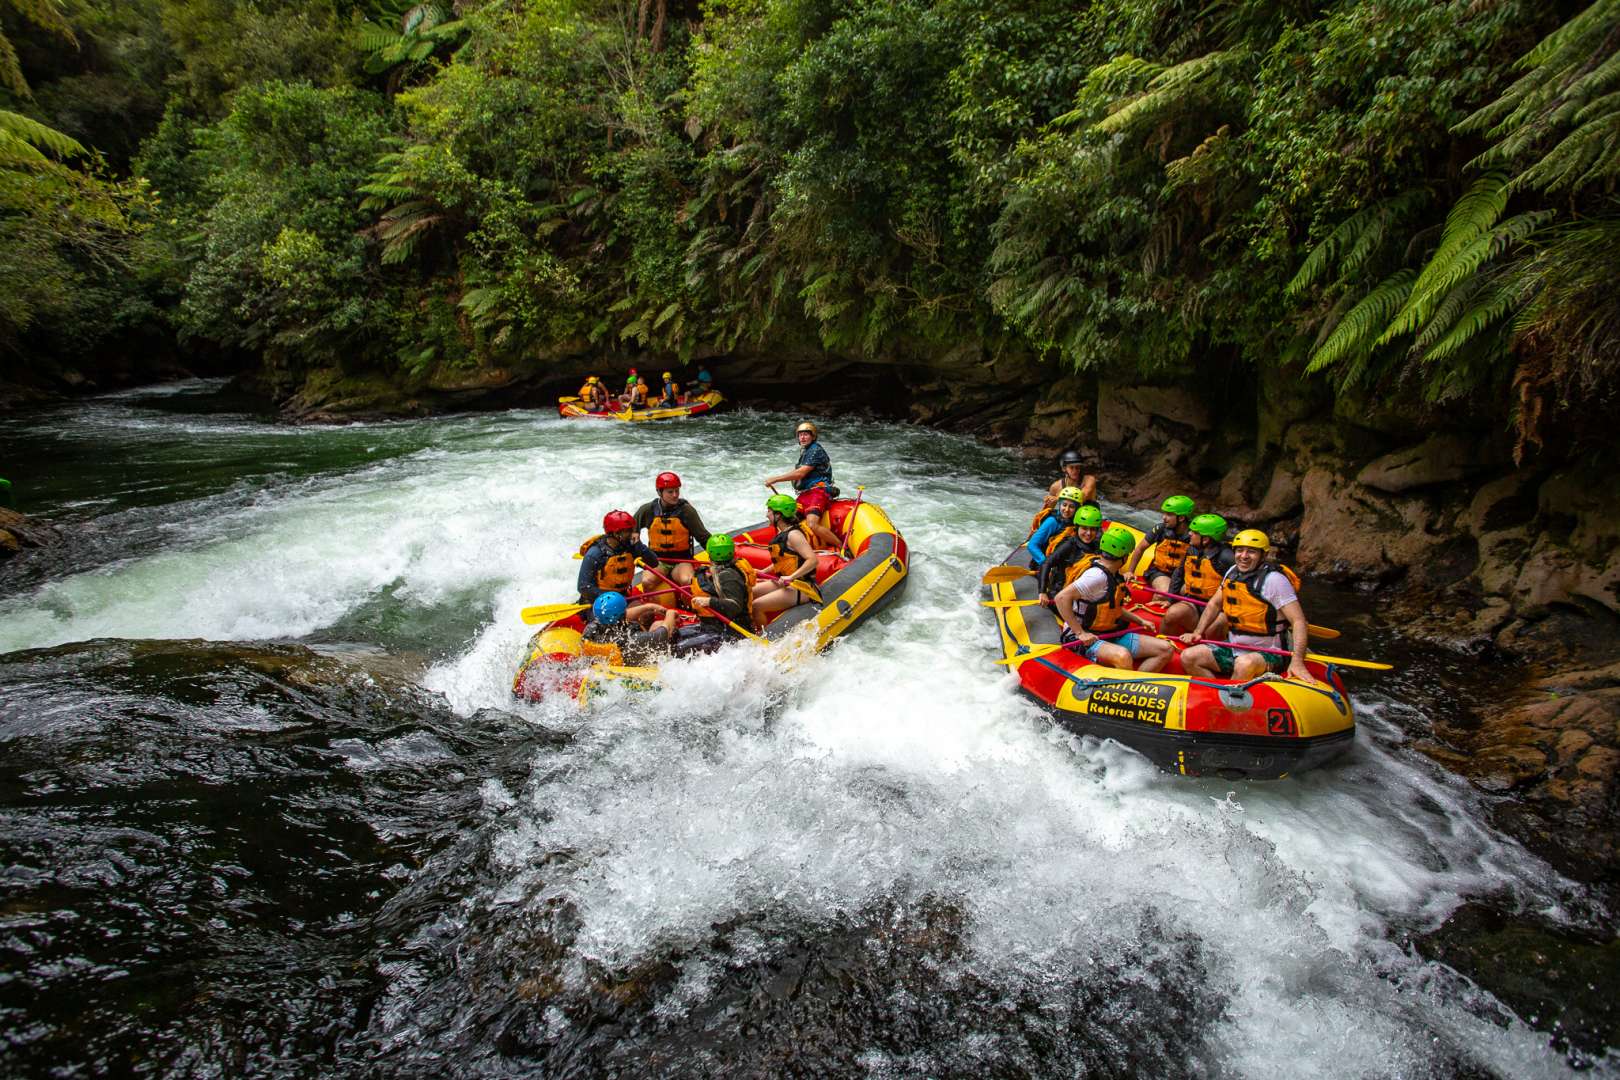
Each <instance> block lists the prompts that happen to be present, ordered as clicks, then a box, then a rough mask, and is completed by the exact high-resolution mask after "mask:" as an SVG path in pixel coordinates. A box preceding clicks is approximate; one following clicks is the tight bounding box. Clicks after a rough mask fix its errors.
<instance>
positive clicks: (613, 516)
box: [602, 510, 636, 533]
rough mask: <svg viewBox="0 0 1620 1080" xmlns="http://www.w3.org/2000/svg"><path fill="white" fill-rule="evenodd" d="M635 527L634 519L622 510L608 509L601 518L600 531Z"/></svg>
mask: <svg viewBox="0 0 1620 1080" xmlns="http://www.w3.org/2000/svg"><path fill="white" fill-rule="evenodd" d="M635 527H636V519H635V518H633V517H631V516H630V515H629V514H627V513H625V512H624V511H623V510H609V511H608V512H607V514H606V515H604V516H603V518H602V531H603V532H605V533H616V532H624V531H625V530H626V529H633V528H635Z"/></svg>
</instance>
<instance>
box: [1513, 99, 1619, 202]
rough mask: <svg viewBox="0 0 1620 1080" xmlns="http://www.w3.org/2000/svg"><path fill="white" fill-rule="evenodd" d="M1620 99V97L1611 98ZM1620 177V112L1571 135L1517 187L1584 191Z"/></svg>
mask: <svg viewBox="0 0 1620 1080" xmlns="http://www.w3.org/2000/svg"><path fill="white" fill-rule="evenodd" d="M1611 97H1614V98H1616V99H1620V94H1615V95H1611ZM1617 176H1620V108H1615V109H1614V111H1612V112H1610V113H1609V114H1608V115H1606V116H1602V115H1600V116H1598V117H1597V118H1596V119H1594V120H1591V121H1589V122H1587V123H1585V124H1583V125H1582V126H1581V127H1579V128H1576V129H1575V130H1574V131H1572V132H1570V133H1569V135H1567V136H1566V137H1565V138H1564V140H1563V141H1562V142H1560V143H1559V144H1558V145H1557V146H1555V147H1553V148H1552V149H1551V150H1549V151H1548V152H1547V156H1546V157H1544V158H1542V159H1541V160H1540V161H1538V162H1536V163H1535V164H1534V165H1532V166H1531V167H1530V168H1528V169H1526V170H1525V171H1524V172H1522V173H1520V174H1519V175H1518V176H1517V177H1515V178H1514V180H1513V186H1514V187H1515V188H1518V187H1527V188H1535V189H1537V190H1540V191H1548V192H1551V191H1562V190H1565V189H1571V190H1573V189H1575V188H1580V187H1584V186H1585V185H1587V184H1591V183H1596V182H1598V181H1600V180H1610V179H1614V178H1616V177H1617Z"/></svg>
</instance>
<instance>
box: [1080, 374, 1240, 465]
mask: <svg viewBox="0 0 1620 1080" xmlns="http://www.w3.org/2000/svg"><path fill="white" fill-rule="evenodd" d="M1167 424H1168V425H1173V428H1172V429H1171V430H1166V425H1167ZM1174 428H1179V429H1181V431H1180V432H1177V431H1176V430H1174ZM1213 429H1214V419H1213V417H1212V415H1211V413H1210V411H1209V406H1208V405H1207V404H1206V403H1205V401H1204V399H1203V397H1201V396H1199V395H1197V394H1194V393H1193V392H1192V391H1190V390H1184V389H1182V388H1181V387H1179V386H1122V385H1120V384H1118V383H1108V382H1105V383H1102V384H1101V385H1100V386H1099V387H1098V388H1097V441H1098V442H1100V443H1102V444H1103V445H1104V446H1123V445H1125V444H1126V443H1134V442H1135V441H1136V440H1137V439H1138V438H1139V436H1148V437H1149V444H1150V445H1152V444H1155V443H1162V442H1165V441H1166V440H1168V439H1169V438H1170V437H1171V436H1172V435H1175V434H1178V433H1184V434H1192V435H1197V434H1203V433H1208V432H1209V431H1211V430H1213ZM1155 436H1156V437H1155ZM1133 449H1134V448H1133ZM1135 452H1137V453H1140V452H1142V451H1141V450H1135Z"/></svg>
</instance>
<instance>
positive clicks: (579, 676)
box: [512, 499, 910, 703]
mask: <svg viewBox="0 0 1620 1080" xmlns="http://www.w3.org/2000/svg"><path fill="white" fill-rule="evenodd" d="M829 527H830V528H831V529H832V530H833V532H834V534H836V535H837V536H838V537H839V538H840V539H842V540H845V541H846V542H845V544H844V545H843V546H842V547H841V548H840V550H838V551H823V552H820V553H819V556H820V557H819V560H818V565H817V567H816V573H815V581H816V585H817V586H818V588H819V590H820V592H821V603H819V604H815V603H806V604H799V605H798V606H796V607H791V608H788V609H787V610H786V611H779V612H774V613H772V615H771V618H770V620H769V621H768V622H767V623H766V625H765V626H764V627H763V628H760V629H759V631H758V633H759V636H760V637H762V638H765V639H766V640H767V641H774V640H778V639H780V638H783V637H785V636H786V635H787V634H789V633H790V632H792V631H794V630H796V629H798V628H799V627H801V626H804V625H806V624H809V625H810V626H812V627H813V628H814V635H815V636H814V639H813V641H814V647H815V648H816V649H818V650H820V649H824V648H826V647H827V646H828V645H830V644H832V643H833V641H835V640H837V639H838V638H839V637H842V636H843V635H844V634H846V633H848V632H849V631H850V630H852V629H854V628H855V627H857V626H859V625H860V624H861V623H863V622H865V621H866V620H867V619H868V618H870V617H871V616H872V615H875V614H876V613H877V612H879V611H881V610H883V609H884V608H885V607H887V606H888V605H890V604H892V603H894V602H895V601H896V600H898V599H899V598H900V595H901V594H902V592H904V590H905V584H906V579H907V574H908V567H909V564H910V553H909V552H908V551H907V549H906V542H905V539H904V538H903V537H901V535H900V530H899V529H897V528H895V525H894V522H892V521H890V520H889V515H888V514H886V513H885V512H884V511H883V508H882V507H880V506H878V505H877V504H875V503H872V502H869V501H865V500H864V499H863V500H856V499H838V500H835V501H834V502H833V504H832V507H831V509H830V510H829ZM775 534H776V529H775V528H774V527H773V526H772V525H770V524H768V523H766V522H761V523H759V524H757V525H750V526H748V527H747V528H744V529H737V530H734V531H733V532H731V533H730V535H731V537H732V538H733V539H734V540H735V541H736V542H737V558H738V559H747V560H748V561H749V562H750V563H752V564H753V565H754V567H755V568H757V569H760V570H766V569H769V568H770V565H771V559H770V551H769V549H768V548H767V547H766V545H767V544H768V543H769V542H770V539H771V537H772V536H774V535H775ZM845 552H848V553H849V555H848V556H847V557H846V556H845V554H844V553H845ZM698 560H699V561H700V562H706V561H707V556H705V555H701V554H700V555H699V556H698ZM648 588H649V589H650V590H651V591H655V592H656V591H661V590H662V589H663V588H664V587H663V586H662V585H660V584H656V583H655V584H651V585H649V586H648ZM637 595H638V593H637V591H636V590H632V591H631V592H630V594H629V596H630V599H631V601H632V602H634V601H635V598H636V596H637ZM680 618H681V624H682V625H683V626H690V625H692V624H694V623H696V622H698V616H696V615H694V614H692V613H690V612H682V613H681V616H680ZM584 629H585V624H584V621H583V619H582V618H581V617H580V616H578V615H576V616H572V617H570V618H567V619H560V620H558V621H557V622H554V623H549V624H547V625H546V626H543V627H541V628H540V631H539V632H538V633H536V634H535V635H534V636H533V637H532V638H531V639H530V641H529V643H528V645H526V646H525V647H524V650H523V657H524V658H523V662H522V664H521V665H520V666H519V667H518V670H517V674H516V676H515V677H514V678H513V680H512V693H513V694H514V695H516V696H517V697H520V698H523V699H525V700H529V701H537V700H539V699H541V698H544V697H552V696H556V695H559V694H566V695H571V696H573V697H575V698H576V700H578V701H580V702H581V703H584V702H585V701H586V700H587V699H588V698H589V696H590V694H591V693H592V692H593V690H596V689H599V688H600V686H601V684H602V683H603V682H606V681H609V680H614V681H619V682H622V683H624V684H626V685H629V686H632V687H636V688H647V687H651V686H655V685H656V683H657V679H658V668H657V667H655V666H654V667H614V666H610V665H608V664H605V663H596V664H594V665H593V664H591V663H589V661H588V659H587V658H584V657H582V656H581V645H582V642H581V637H580V635H581V632H582V631H583V630H584ZM726 647H727V648H730V647H734V646H726Z"/></svg>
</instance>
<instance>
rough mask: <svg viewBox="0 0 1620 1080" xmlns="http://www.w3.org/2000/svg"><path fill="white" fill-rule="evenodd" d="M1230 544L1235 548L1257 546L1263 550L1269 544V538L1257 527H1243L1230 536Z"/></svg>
mask: <svg viewBox="0 0 1620 1080" xmlns="http://www.w3.org/2000/svg"><path fill="white" fill-rule="evenodd" d="M1232 546H1233V547H1235V548H1240V547H1246V548H1258V549H1259V550H1261V551H1264V550H1266V548H1268V547H1270V546H1271V539H1270V537H1268V536H1266V534H1265V533H1263V532H1261V531H1260V530H1259V529H1244V530H1243V531H1242V532H1240V533H1238V534H1237V535H1236V536H1234V537H1232Z"/></svg>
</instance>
